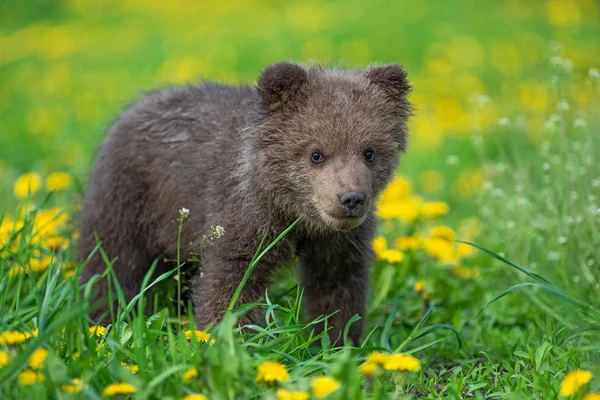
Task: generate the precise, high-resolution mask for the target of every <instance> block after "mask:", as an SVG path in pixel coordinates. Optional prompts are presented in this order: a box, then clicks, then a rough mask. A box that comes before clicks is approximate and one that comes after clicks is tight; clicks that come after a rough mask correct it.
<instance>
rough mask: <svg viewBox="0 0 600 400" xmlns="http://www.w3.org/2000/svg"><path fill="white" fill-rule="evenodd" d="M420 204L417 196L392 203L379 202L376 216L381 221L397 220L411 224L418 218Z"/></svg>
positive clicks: (419, 198)
mask: <svg viewBox="0 0 600 400" xmlns="http://www.w3.org/2000/svg"><path fill="white" fill-rule="evenodd" d="M422 203H423V199H422V198H421V197H418V196H408V197H405V198H402V199H400V200H398V201H394V202H392V201H389V202H384V201H379V203H378V206H377V211H376V214H377V216H379V217H380V218H383V219H390V218H397V219H399V220H401V221H404V222H407V223H412V222H414V221H415V220H416V219H417V218H418V217H419V213H420V211H421V204H422Z"/></svg>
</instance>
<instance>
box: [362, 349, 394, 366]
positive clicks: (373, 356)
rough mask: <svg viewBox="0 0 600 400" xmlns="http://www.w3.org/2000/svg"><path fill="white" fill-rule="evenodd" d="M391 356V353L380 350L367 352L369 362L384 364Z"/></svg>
mask: <svg viewBox="0 0 600 400" xmlns="http://www.w3.org/2000/svg"><path fill="white" fill-rule="evenodd" d="M389 357H390V355H389V354H386V353H382V352H380V351H374V352H372V353H369V354H367V362H368V363H371V364H376V365H381V366H383V364H385V363H386V362H387V360H388V358H389Z"/></svg>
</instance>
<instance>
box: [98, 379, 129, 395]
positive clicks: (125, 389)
mask: <svg viewBox="0 0 600 400" xmlns="http://www.w3.org/2000/svg"><path fill="white" fill-rule="evenodd" d="M135 392H136V388H135V386H133V385H130V384H129V383H126V382H118V383H111V384H110V385H108V386H107V387H105V388H104V390H103V391H102V394H103V395H104V396H114V395H116V394H129V393H135Z"/></svg>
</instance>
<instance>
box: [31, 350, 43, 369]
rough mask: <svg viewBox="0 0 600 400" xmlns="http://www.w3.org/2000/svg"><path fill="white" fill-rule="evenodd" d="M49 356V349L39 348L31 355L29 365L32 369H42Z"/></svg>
mask: <svg viewBox="0 0 600 400" xmlns="http://www.w3.org/2000/svg"><path fill="white" fill-rule="evenodd" d="M46 357H48V350H46V349H43V348H39V349H36V350H35V351H34V352H33V353H31V355H30V356H29V366H30V367H31V369H40V368H42V366H43V365H44V361H45V360H46Z"/></svg>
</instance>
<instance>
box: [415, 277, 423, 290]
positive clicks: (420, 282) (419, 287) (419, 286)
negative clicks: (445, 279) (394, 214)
mask: <svg viewBox="0 0 600 400" xmlns="http://www.w3.org/2000/svg"><path fill="white" fill-rule="evenodd" d="M414 289H415V292H417V293H421V292H422V291H423V290H425V281H424V280H423V279H420V280H418V281H416V282H415V286H414Z"/></svg>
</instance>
